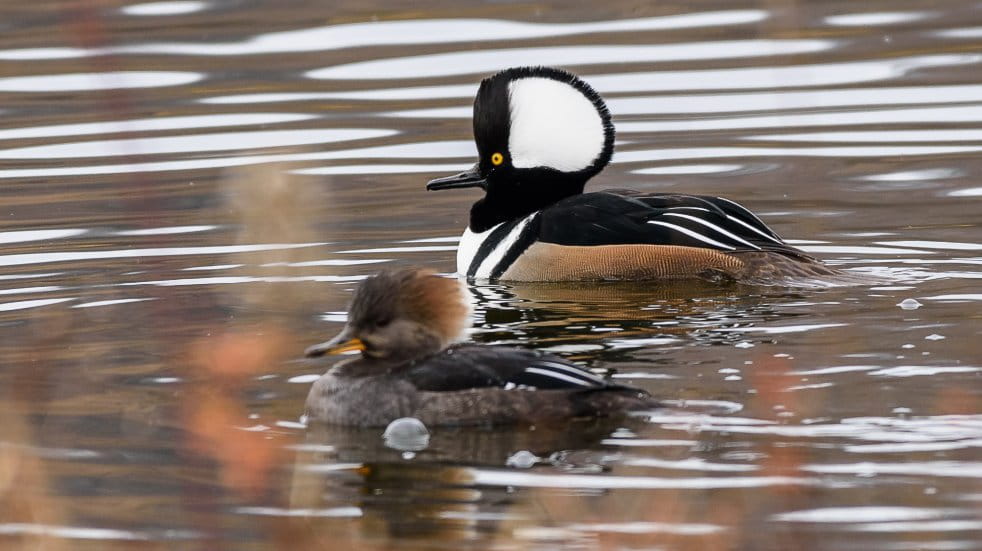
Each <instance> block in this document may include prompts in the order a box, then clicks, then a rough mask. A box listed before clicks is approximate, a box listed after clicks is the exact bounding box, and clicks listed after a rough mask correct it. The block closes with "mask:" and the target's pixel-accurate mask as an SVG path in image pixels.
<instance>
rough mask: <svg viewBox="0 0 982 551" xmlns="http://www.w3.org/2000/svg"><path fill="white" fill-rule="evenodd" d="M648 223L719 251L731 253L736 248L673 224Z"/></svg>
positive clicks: (649, 221)
mask: <svg viewBox="0 0 982 551" xmlns="http://www.w3.org/2000/svg"><path fill="white" fill-rule="evenodd" d="M648 223H649V224H656V225H658V226H665V227H666V228H671V229H673V230H675V231H677V232H679V233H682V234H685V235H688V236H689V237H691V238H693V239H697V240H699V241H702V242H703V243H708V244H710V245H712V246H714V247H719V248H721V249H729V250H731V251H732V250H733V249H735V248H736V247H731V246H729V245H726V244H723V243H720V242H719V241H716V240H715V239H710V238H708V237H706V236H705V235H702V234H699V233H696V232H694V231H692V230H690V229H687V228H683V227H681V226H676V225H675V224H669V223H668V222H659V221H657V220H648Z"/></svg>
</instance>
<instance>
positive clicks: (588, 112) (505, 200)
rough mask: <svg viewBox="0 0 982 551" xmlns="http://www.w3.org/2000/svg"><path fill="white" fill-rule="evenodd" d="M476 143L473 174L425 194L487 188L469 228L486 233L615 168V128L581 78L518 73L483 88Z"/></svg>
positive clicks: (527, 70) (538, 70) (546, 71)
mask: <svg viewBox="0 0 982 551" xmlns="http://www.w3.org/2000/svg"><path fill="white" fill-rule="evenodd" d="M474 141H475V142H476V143H477V150H478V154H479V155H480V158H479V159H478V162H477V164H475V165H474V167H473V168H472V169H470V170H468V171H466V172H463V173H461V174H457V175H455V176H449V177H447V178H439V179H436V180H433V181H431V182H430V183H429V184H427V186H426V188H427V189H429V190H441V189H451V188H461V187H480V188H483V189H484V190H485V191H486V196H485V198H484V199H482V200H481V201H479V202H478V203H477V204H475V205H474V209H473V210H472V211H471V229H472V230H474V231H483V230H484V229H487V228H489V227H491V226H493V225H494V224H497V223H499V222H502V221H504V220H509V219H512V218H516V217H518V216H521V215H524V214H528V213H531V212H534V211H536V210H539V209H541V208H543V207H545V206H547V205H550V204H552V203H554V202H556V201H558V200H560V199H562V198H564V197H569V196H571V195H576V194H578V193H582V192H583V186H584V185H586V182H587V180H589V179H590V178H591V177H593V176H594V175H595V174H597V173H598V172H600V171H601V170H603V168H604V167H605V166H606V165H607V163H609V162H610V157H611V155H612V154H613V151H614V127H613V125H612V124H611V122H610V113H609V112H608V111H607V106H606V105H605V104H604V101H603V99H602V98H601V97H600V95H599V94H598V93H597V92H596V91H595V90H594V89H593V88H591V87H590V85H589V84H587V83H585V82H583V81H582V80H580V79H579V77H577V76H576V75H573V74H571V73H568V72H566V71H563V70H560V69H554V68H549V67H515V68H511V69H506V70H504V71H502V72H500V73H497V74H495V75H493V76H490V77H488V78H486V79H484V80H483V81H482V82H481V86H480V89H479V90H478V92H477V97H476V98H475V100H474Z"/></svg>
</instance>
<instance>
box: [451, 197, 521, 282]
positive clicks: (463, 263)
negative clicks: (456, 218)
mask: <svg viewBox="0 0 982 551" xmlns="http://www.w3.org/2000/svg"><path fill="white" fill-rule="evenodd" d="M537 215H538V213H537V212H536V213H532V214H530V215H528V216H526V217H525V218H524V219H522V220H521V221H520V222H519V223H518V224H515V227H514V228H512V229H511V231H509V232H508V233H507V234H505V235H504V236H503V237H497V236H496V237H497V243H495V244H494V248H492V249H491V251H490V252H489V253H487V255H485V256H484V257H483V258H481V259H480V260H479V262H480V265H479V266H478V268H477V271H475V272H474V273H473V274H468V273H467V270H468V269H469V268H470V266H471V263H472V262H473V261H474V257H475V256H476V255H477V253H478V249H480V247H481V245H482V244H483V243H484V242H485V241H486V240H487V239H489V238H491V234H492V233H494V230H496V229H498V227H499V226H501V224H498V225H497V226H494V227H493V228H491V229H489V230H486V231H483V232H481V233H474V232H472V231H471V229H470V228H467V229H466V230H464V235H462V236H461V238H460V245H459V246H458V247H457V273H458V274H460V275H463V276H467V275H471V276H473V277H476V278H478V279H487V278H490V277H491V273H492V272H494V269H495V267H497V266H498V263H499V262H501V261H502V259H503V258H504V257H505V255H506V254H507V253H508V250H509V249H511V248H512V246H513V245H515V242H516V241H518V238H519V236H521V235H522V231H524V230H525V227H526V226H528V225H529V223H530V222H531V221H532V219H533V218H535V217H536V216H537Z"/></svg>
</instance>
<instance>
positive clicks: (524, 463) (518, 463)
mask: <svg viewBox="0 0 982 551" xmlns="http://www.w3.org/2000/svg"><path fill="white" fill-rule="evenodd" d="M539 459H540V458H539V456H537V455H535V454H534V453H532V452H530V451H528V450H520V451H517V452H515V453H513V454H512V455H511V457H509V458H508V459H507V460H505V465H507V466H509V467H514V468H516V469H529V468H532V467H534V466H535V463H536V462H537V461H539Z"/></svg>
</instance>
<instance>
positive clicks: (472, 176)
mask: <svg viewBox="0 0 982 551" xmlns="http://www.w3.org/2000/svg"><path fill="white" fill-rule="evenodd" d="M464 187H479V188H481V189H487V180H486V179H485V178H484V176H481V171H480V168H479V167H478V165H474V166H472V167H471V168H469V169H467V170H465V171H463V172H461V173H460V174H454V175H453V176H445V177H443V178H437V179H436V180H430V182H429V183H428V184H426V189H427V191H439V190H441V189H454V188H464Z"/></svg>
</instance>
